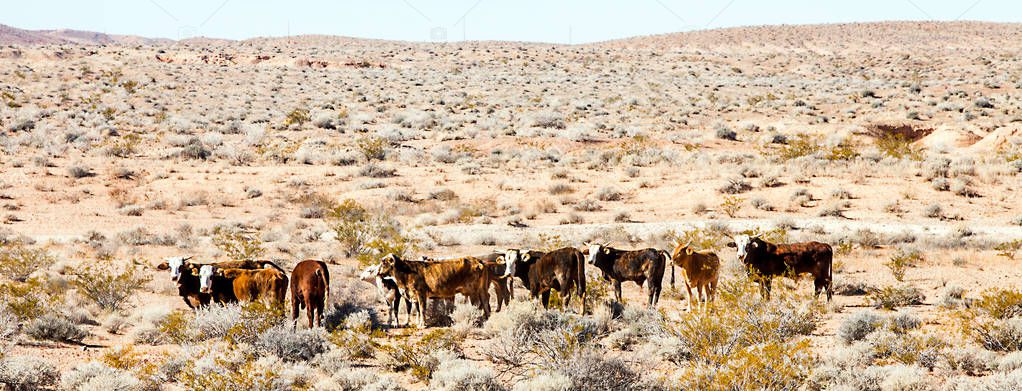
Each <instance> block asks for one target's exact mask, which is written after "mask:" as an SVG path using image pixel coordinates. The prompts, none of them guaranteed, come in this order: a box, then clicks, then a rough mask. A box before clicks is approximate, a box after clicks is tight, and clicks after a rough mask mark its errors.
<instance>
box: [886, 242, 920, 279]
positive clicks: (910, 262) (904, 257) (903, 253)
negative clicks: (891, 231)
mask: <svg viewBox="0 0 1022 391" xmlns="http://www.w3.org/2000/svg"><path fill="white" fill-rule="evenodd" d="M922 260H923V254H922V253H921V252H919V251H916V250H906V249H898V252H897V253H895V254H894V255H892V256H891V258H890V259H888V260H887V262H886V263H884V266H887V268H888V269H890V270H891V275H893V276H894V279H895V280H898V281H899V282H901V281H905V270H906V269H908V268H910V267H915V266H916V265H918V264H919V263H920V262H922Z"/></svg>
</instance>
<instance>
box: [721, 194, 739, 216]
mask: <svg viewBox="0 0 1022 391" xmlns="http://www.w3.org/2000/svg"><path fill="white" fill-rule="evenodd" d="M723 198H724V200H723V201H721V203H720V210H721V211H722V212H724V214H726V215H727V217H730V218H735V217H737V216H738V211H740V210H741V209H742V201H743V200H742V199H741V198H738V197H735V196H724V197H723Z"/></svg>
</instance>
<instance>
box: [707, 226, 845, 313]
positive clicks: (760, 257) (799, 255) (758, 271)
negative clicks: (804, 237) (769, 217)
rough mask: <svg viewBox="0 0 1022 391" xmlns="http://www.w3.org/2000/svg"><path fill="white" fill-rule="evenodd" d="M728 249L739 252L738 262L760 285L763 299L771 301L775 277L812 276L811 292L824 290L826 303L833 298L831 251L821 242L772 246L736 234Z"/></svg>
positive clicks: (817, 293) (760, 240) (818, 292)
mask: <svg viewBox="0 0 1022 391" xmlns="http://www.w3.org/2000/svg"><path fill="white" fill-rule="evenodd" d="M727 246H728V247H733V248H737V249H738V260H739V261H742V263H743V264H745V267H746V270H748V272H749V274H751V275H752V277H753V278H754V279H755V280H757V282H759V286H760V289H761V293H762V294H763V297H765V298H768V299H769V298H770V285H771V282H772V281H773V278H774V277H775V276H781V275H784V276H788V277H791V278H792V279H797V278H798V276H799V275H801V274H812V275H813V285H814V288H815V290H814V292H815V295H816V296H819V295H820V291H822V290H824V289H826V290H827V301H830V299H831V296H833V289H832V288H831V282H832V281H833V277H834V276H833V268H832V265H831V264H832V262H833V259H834V250H833V249H831V247H830V245H829V244H826V243H820V242H805V243H790V244H774V243H770V242H767V241H765V240H763V239H760V238H759V236H748V235H738V236H736V237H735V238H734V241H733V242H730V243H728V244H727Z"/></svg>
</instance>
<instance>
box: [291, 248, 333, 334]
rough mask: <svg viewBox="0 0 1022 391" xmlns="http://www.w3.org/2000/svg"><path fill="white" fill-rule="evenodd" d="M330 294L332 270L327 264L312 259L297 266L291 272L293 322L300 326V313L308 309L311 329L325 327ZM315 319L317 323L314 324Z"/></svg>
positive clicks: (295, 325) (294, 325) (307, 313)
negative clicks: (324, 320)
mask: <svg viewBox="0 0 1022 391" xmlns="http://www.w3.org/2000/svg"><path fill="white" fill-rule="evenodd" d="M329 292H330V270H328V269H327V267H326V263H325V262H323V261H316V260H312V259H308V260H304V261H301V262H299V263H298V264H297V265H295V269H294V270H292V271H291V322H292V323H293V325H292V327H295V328H296V327H297V326H298V311H300V310H301V309H302V308H305V309H306V315H307V316H308V318H309V328H310V329H311V328H312V327H313V326H314V325H315V326H322V325H323V308H325V307H326V301H327V295H329ZM313 319H315V323H313Z"/></svg>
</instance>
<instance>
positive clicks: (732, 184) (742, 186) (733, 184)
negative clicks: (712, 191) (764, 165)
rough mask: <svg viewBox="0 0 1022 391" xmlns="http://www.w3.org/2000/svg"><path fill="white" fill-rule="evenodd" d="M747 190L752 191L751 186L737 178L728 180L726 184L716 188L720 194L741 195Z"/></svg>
mask: <svg viewBox="0 0 1022 391" xmlns="http://www.w3.org/2000/svg"><path fill="white" fill-rule="evenodd" d="M749 190H752V185H750V184H749V182H746V181H745V180H742V179H739V178H736V179H729V180H728V181H727V183H725V184H724V185H723V186H721V187H719V188H717V192H719V193H721V194H741V193H744V192H747V191H749Z"/></svg>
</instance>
